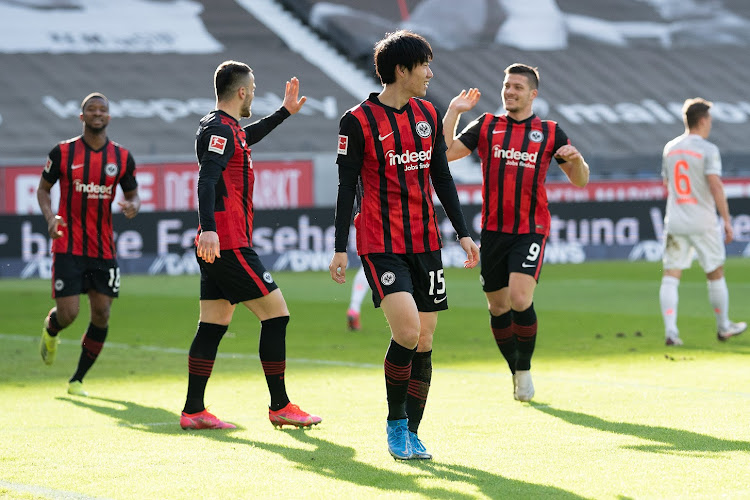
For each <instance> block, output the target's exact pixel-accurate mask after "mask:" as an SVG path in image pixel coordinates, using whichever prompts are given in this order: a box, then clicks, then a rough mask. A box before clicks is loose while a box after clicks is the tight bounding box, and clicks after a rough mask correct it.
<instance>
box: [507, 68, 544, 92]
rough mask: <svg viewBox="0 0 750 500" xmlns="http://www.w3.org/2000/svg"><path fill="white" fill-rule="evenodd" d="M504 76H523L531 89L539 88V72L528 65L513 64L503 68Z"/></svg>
mask: <svg viewBox="0 0 750 500" xmlns="http://www.w3.org/2000/svg"><path fill="white" fill-rule="evenodd" d="M505 74H506V75H510V74H514V75H523V76H525V77H526V79H527V80H529V86H530V87H531V89H532V90H533V89H538V88H539V70H538V69H537V68H535V67H534V66H529V65H528V64H521V63H514V64H511V65H510V66H508V67H507V68H505Z"/></svg>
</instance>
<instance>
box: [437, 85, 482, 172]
mask: <svg viewBox="0 0 750 500" xmlns="http://www.w3.org/2000/svg"><path fill="white" fill-rule="evenodd" d="M480 97H482V93H481V92H479V90H478V89H476V88H470V89H469V91H468V92H467V91H466V90H462V91H461V93H460V94H458V95H457V96H456V97H454V98H453V99H451V103H450V104H449V105H448V111H447V112H446V113H445V116H444V117H443V135H444V136H445V145H446V146H447V147H448V151H447V153H446V155H447V157H448V161H453V160H458V159H459V158H463V157H464V156H466V155H468V154H469V153H471V150H470V149H469V148H467V147H466V146H464V144H463V143H462V142H461V141H456V140H455V139H456V127H457V126H458V119H459V118H460V117H461V114H463V113H465V112H466V111H470V110H472V109H474V106H476V104H477V103H478V102H479V98H480Z"/></svg>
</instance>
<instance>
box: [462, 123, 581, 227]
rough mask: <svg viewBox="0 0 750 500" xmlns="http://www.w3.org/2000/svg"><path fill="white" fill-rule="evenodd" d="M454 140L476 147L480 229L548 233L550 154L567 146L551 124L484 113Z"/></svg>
mask: <svg viewBox="0 0 750 500" xmlns="http://www.w3.org/2000/svg"><path fill="white" fill-rule="evenodd" d="M457 139H458V140H460V141H461V142H462V143H463V144H464V145H465V146H466V147H467V148H469V149H471V150H474V149H476V150H477V153H478V154H479V158H480V160H481V162H482V229H486V230H489V231H499V232H502V233H511V234H526V233H539V234H544V235H548V234H549V231H550V213H549V206H548V204H547V190H546V188H545V187H544V182H545V180H546V178H547V172H548V170H549V164H550V161H551V160H552V158H553V156H554V154H555V152H556V151H557V150H558V149H559V148H560V147H562V146H563V145H565V144H569V143H570V141H569V140H568V136H567V135H566V134H565V132H563V130H562V129H561V128H560V127H559V126H558V125H557V123H556V122H553V121H550V120H542V119H540V118H539V117H537V116H536V115H531V116H530V117H529V118H527V119H526V120H523V121H520V122H519V121H516V120H514V119H512V118H510V117H508V116H507V115H501V116H497V115H493V114H490V113H484V114H483V115H482V116H480V117H479V118H477V119H476V120H474V121H473V122H471V123H470V124H469V125H468V126H467V127H466V128H465V129H464V130H463V132H461V134H460V135H459V136H458V138H457ZM556 159H557V158H556ZM557 161H558V163H564V160H562V159H557Z"/></svg>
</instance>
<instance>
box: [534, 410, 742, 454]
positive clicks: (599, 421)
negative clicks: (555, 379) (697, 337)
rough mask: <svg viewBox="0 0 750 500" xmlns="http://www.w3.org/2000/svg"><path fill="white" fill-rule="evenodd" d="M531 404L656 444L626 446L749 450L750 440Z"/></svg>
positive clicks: (657, 449) (654, 450)
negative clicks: (622, 420) (634, 422)
mask: <svg viewBox="0 0 750 500" xmlns="http://www.w3.org/2000/svg"><path fill="white" fill-rule="evenodd" d="M530 404H531V406H532V407H534V408H535V409H536V410H539V411H541V412H543V413H546V414H548V415H552V416H553V417H557V418H559V419H561V420H564V421H566V422H568V423H570V424H573V425H580V426H582V427H588V428H590V429H597V430H600V431H604V432H611V433H613V434H622V435H628V436H634V437H637V438H639V439H643V440H645V441H653V442H654V443H655V444H644V445H631V446H625V448H628V449H632V450H640V451H648V452H652V453H682V452H685V453H698V454H707V453H721V452H726V451H744V452H748V450H750V442H748V441H735V440H731V439H721V438H717V437H714V436H708V435H706V434H699V433H697V432H693V431H687V430H684V429H673V428H670V427H661V426H656V425H643V424H631V423H629V422H613V421H610V420H605V419H603V418H600V417H596V416H594V415H587V414H585V413H579V412H574V411H568V410H560V409H557V408H553V407H551V406H549V405H546V404H543V403H535V402H532V403H530Z"/></svg>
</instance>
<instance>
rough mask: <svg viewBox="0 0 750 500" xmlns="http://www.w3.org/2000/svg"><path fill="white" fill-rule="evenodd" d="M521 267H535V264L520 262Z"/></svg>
mask: <svg viewBox="0 0 750 500" xmlns="http://www.w3.org/2000/svg"><path fill="white" fill-rule="evenodd" d="M521 267H536V264H526V263H525V262H522V263H521Z"/></svg>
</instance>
